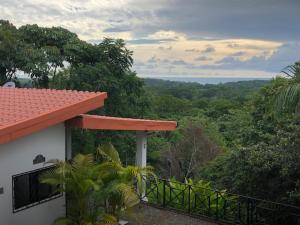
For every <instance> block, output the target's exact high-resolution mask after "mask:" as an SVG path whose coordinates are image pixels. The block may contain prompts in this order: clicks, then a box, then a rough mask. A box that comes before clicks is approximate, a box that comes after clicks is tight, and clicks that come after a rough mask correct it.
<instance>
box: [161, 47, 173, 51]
mask: <svg viewBox="0 0 300 225" xmlns="http://www.w3.org/2000/svg"><path fill="white" fill-rule="evenodd" d="M158 49H159V50H168V51H170V50H172V46H169V47H163V46H159V47H158Z"/></svg>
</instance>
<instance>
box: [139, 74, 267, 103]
mask: <svg viewBox="0 0 300 225" xmlns="http://www.w3.org/2000/svg"><path fill="white" fill-rule="evenodd" d="M144 82H145V86H146V89H147V90H148V91H150V92H152V93H155V94H158V95H173V96H175V97H178V98H186V99H195V98H202V97H204V98H226V99H238V98H247V97H248V96H250V95H252V94H253V93H255V92H256V91H258V90H259V89H260V88H262V87H263V86H265V85H267V84H269V83H270V81H269V80H249V81H237V82H228V83H224V84H199V83H196V82H178V81H168V80H160V79H149V78H146V79H144Z"/></svg>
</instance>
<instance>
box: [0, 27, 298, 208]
mask: <svg viewBox="0 0 300 225" xmlns="http://www.w3.org/2000/svg"><path fill="white" fill-rule="evenodd" d="M132 54H133V52H131V51H129V50H128V49H127V48H126V45H125V42H124V41H123V40H119V39H117V40H115V39H109V38H106V39H104V40H103V41H102V42H100V43H99V44H90V43H87V42H85V41H82V40H80V39H79V38H78V37H77V35H76V34H75V33H72V32H70V31H68V30H66V29H63V28H60V27H52V28H44V27H39V26H37V25H25V26H21V27H19V28H17V27H15V26H14V25H13V24H11V23H9V22H8V21H0V85H2V84H3V83H5V82H7V81H15V82H16V84H17V86H24V85H27V86H33V87H36V88H48V87H50V88H56V89H76V90H87V91H106V92H108V95H109V99H108V101H107V102H106V106H105V107H104V108H103V109H101V110H97V111H96V112H93V113H97V114H102V115H111V116H123V117H124V116H130V117H136V118H152V119H156V118H165V119H175V120H177V121H178V123H179V127H178V129H177V131H175V132H172V133H169V132H161V133H151V134H149V137H150V138H149V146H148V148H149V155H148V160H149V164H151V165H154V166H155V168H157V171H156V172H157V173H158V174H159V175H160V176H163V177H167V178H169V177H176V179H177V180H180V181H184V179H186V178H192V179H195V180H197V179H205V180H208V181H211V183H212V184H213V185H214V187H216V188H219V189H227V190H229V191H231V192H235V193H240V194H245V195H251V196H254V197H259V198H264V199H270V200H273V201H281V202H288V203H292V204H295V205H300V126H299V122H300V119H299V108H300V101H299V99H300V73H299V71H300V63H295V64H294V65H292V66H289V67H287V68H286V69H285V70H284V73H283V74H284V75H285V76H282V77H277V78H274V79H273V80H272V81H244V82H235V83H227V84H218V85H201V84H197V83H181V82H171V81H162V80H153V79H145V80H142V79H140V78H138V77H137V75H136V73H135V72H134V71H133V70H132V64H133V63H134V62H133V59H132ZM291 63H292V62H291ZM24 74H25V75H28V76H29V78H30V80H31V81H30V83H28V82H27V81H26V80H24V79H20V76H19V75H22V76H23V75H24ZM134 136H135V134H134V133H132V132H104V131H82V130H75V131H74V132H73V137H74V143H73V148H74V149H75V150H76V152H81V153H91V152H94V151H95V149H96V147H97V146H98V145H99V144H101V143H105V142H112V143H114V145H115V146H116V148H117V149H119V151H120V152H119V153H120V156H121V158H122V161H124V162H125V163H126V164H128V163H132V162H133V160H134V154H135V139H134Z"/></svg>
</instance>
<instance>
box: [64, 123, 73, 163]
mask: <svg viewBox="0 0 300 225" xmlns="http://www.w3.org/2000/svg"><path fill="white" fill-rule="evenodd" d="M65 135H66V153H65V154H66V155H65V157H66V161H67V160H71V159H72V133H71V128H70V127H66V134H65Z"/></svg>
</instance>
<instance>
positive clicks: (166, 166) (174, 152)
mask: <svg viewBox="0 0 300 225" xmlns="http://www.w3.org/2000/svg"><path fill="white" fill-rule="evenodd" d="M182 122H183V124H182V125H181V127H180V128H179V131H178V133H177V137H176V141H174V143H173V144H171V145H170V146H169V147H168V148H167V149H165V150H164V151H163V152H162V159H161V161H162V162H161V166H160V167H161V170H162V172H163V175H164V176H166V177H173V176H174V177H176V178H177V179H178V180H180V181H184V180H185V179H188V178H195V177H197V176H198V175H199V171H200V168H202V167H203V166H204V165H205V164H206V163H207V162H209V161H211V160H213V159H214V158H215V157H216V156H217V155H219V154H220V153H222V152H223V150H222V148H221V147H219V146H218V145H217V144H216V142H218V141H217V140H216V137H213V134H212V129H211V128H212V126H211V125H210V127H208V126H207V127H205V123H204V121H203V120H202V121H201V122H200V121H199V119H198V120H197V119H195V118H189V119H188V120H187V121H185V122H184V121H182Z"/></svg>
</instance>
